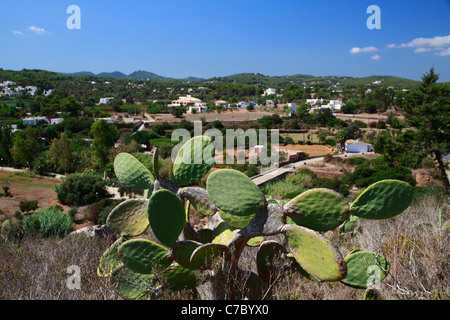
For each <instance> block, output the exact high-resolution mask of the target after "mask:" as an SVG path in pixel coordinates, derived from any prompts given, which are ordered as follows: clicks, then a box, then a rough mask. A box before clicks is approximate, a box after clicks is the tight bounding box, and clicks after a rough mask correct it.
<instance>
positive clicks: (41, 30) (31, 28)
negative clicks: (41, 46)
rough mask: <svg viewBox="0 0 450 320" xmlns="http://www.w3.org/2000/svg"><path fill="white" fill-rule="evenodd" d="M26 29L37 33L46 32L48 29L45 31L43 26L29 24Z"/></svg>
mask: <svg viewBox="0 0 450 320" xmlns="http://www.w3.org/2000/svg"><path fill="white" fill-rule="evenodd" d="M27 30H28V31H31V32H34V33H36V34H39V35H43V34H48V31H46V30H45V29H44V28H38V27H36V26H30V27H28V29H27Z"/></svg>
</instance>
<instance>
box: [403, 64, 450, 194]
mask: <svg viewBox="0 0 450 320" xmlns="http://www.w3.org/2000/svg"><path fill="white" fill-rule="evenodd" d="M438 79H439V74H436V73H435V72H434V68H431V69H430V72H429V73H427V74H425V75H423V76H422V82H421V83H420V84H419V86H418V88H417V90H414V91H413V92H411V94H410V95H408V96H407V97H406V98H405V100H406V101H404V103H403V108H404V111H405V122H406V124H407V125H409V126H410V127H413V128H415V129H416V130H417V133H418V135H417V141H416V147H418V148H420V149H424V150H426V151H427V152H428V153H430V154H431V155H432V156H433V157H434V158H435V160H436V161H437V163H438V168H439V171H440V173H441V176H442V180H443V182H444V185H445V189H446V190H447V193H448V194H450V183H449V180H448V176H447V173H446V165H445V163H444V161H443V155H444V154H446V153H449V152H450V143H449V141H450V85H449V84H448V83H444V84H438V83H437V80H438Z"/></svg>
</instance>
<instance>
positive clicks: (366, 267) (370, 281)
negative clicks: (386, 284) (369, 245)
mask: <svg viewBox="0 0 450 320" xmlns="http://www.w3.org/2000/svg"><path fill="white" fill-rule="evenodd" d="M344 260H345V262H346V263H347V276H346V277H345V279H342V280H341V282H342V283H344V284H346V285H348V286H351V287H355V288H367V287H368V286H370V285H374V284H377V283H379V282H381V281H383V279H384V278H386V276H387V272H388V271H389V262H388V261H387V260H386V258H385V257H383V256H382V255H377V254H376V253H375V252H371V251H359V250H354V251H352V252H350V253H349V254H348V255H347V256H346V257H345V259H344Z"/></svg>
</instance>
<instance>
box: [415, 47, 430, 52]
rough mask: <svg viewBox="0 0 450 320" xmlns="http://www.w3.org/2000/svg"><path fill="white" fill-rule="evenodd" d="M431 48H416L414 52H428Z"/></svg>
mask: <svg viewBox="0 0 450 320" xmlns="http://www.w3.org/2000/svg"><path fill="white" fill-rule="evenodd" d="M430 51H431V48H422V47H420V48H417V49H416V50H414V53H423V52H430Z"/></svg>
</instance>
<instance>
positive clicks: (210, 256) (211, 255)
mask: <svg viewBox="0 0 450 320" xmlns="http://www.w3.org/2000/svg"><path fill="white" fill-rule="evenodd" d="M226 252H228V247H227V246H225V245H223V244H218V243H208V244H205V245H203V246H201V247H198V248H197V249H195V250H194V252H193V253H192V256H191V265H192V266H193V267H194V268H196V269H200V268H208V267H210V265H211V263H212V262H213V261H215V260H216V259H217V258H218V257H221V256H222V254H223V253H226Z"/></svg>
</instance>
